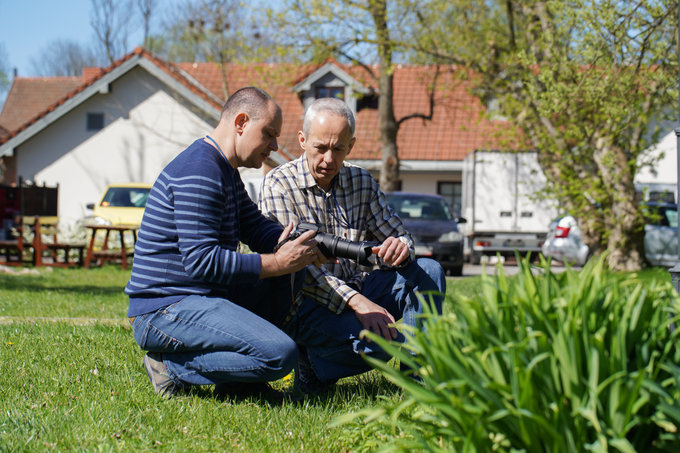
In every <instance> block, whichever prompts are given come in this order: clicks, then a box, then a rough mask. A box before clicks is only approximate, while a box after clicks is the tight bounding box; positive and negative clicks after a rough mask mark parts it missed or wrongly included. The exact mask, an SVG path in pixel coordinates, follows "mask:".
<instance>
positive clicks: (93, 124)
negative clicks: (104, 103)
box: [85, 112, 104, 131]
mask: <svg viewBox="0 0 680 453" xmlns="http://www.w3.org/2000/svg"><path fill="white" fill-rule="evenodd" d="M85 129H86V130H88V131H100V130H102V129H104V114H103V113H100V112H88V114H87V117H86V120H85Z"/></svg>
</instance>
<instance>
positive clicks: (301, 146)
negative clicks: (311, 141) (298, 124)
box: [298, 131, 307, 151]
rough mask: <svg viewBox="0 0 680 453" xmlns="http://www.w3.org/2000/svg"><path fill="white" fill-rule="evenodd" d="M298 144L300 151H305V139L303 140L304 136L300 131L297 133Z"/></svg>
mask: <svg viewBox="0 0 680 453" xmlns="http://www.w3.org/2000/svg"><path fill="white" fill-rule="evenodd" d="M298 143H299V144H300V148H302V151H305V143H307V139H306V138H305V134H304V133H303V132H302V131H298Z"/></svg>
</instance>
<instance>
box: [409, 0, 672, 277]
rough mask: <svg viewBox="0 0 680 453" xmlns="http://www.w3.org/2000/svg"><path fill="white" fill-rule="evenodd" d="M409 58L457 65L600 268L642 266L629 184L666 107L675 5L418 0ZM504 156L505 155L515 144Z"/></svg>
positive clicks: (657, 0)
mask: <svg viewBox="0 0 680 453" xmlns="http://www.w3.org/2000/svg"><path fill="white" fill-rule="evenodd" d="M413 6H414V8H415V9H416V15H417V16H418V24H417V26H416V27H415V28H414V29H413V30H414V31H415V33H414V34H413V41H412V43H411V44H409V49H410V51H411V52H412V53H413V54H417V55H419V56H420V57H421V58H423V59H424V61H429V62H446V63H454V64H459V65H463V66H465V67H468V68H470V69H471V70H472V71H471V72H472V73H473V74H475V76H473V77H476V78H475V82H476V84H475V85H476V90H477V93H478V94H479V96H480V97H481V98H482V99H484V100H485V101H487V105H489V106H494V107H495V108H493V109H490V111H489V112H490V113H492V114H495V115H502V116H504V117H506V118H507V119H509V120H510V121H511V122H512V123H514V124H515V125H516V126H518V128H519V130H520V134H519V135H518V136H509V137H508V139H509V141H513V142H514V143H518V140H519V141H520V143H523V145H521V146H524V147H526V148H532V149H537V150H539V151H540V152H539V156H540V157H539V160H540V164H541V166H542V168H543V170H544V172H545V174H546V175H547V177H548V183H549V185H548V189H547V191H548V192H549V195H551V196H552V197H554V198H555V199H557V200H558V201H559V203H560V205H561V206H563V207H564V209H565V210H566V211H568V212H570V213H572V214H573V215H575V216H576V217H577V218H578V219H579V221H580V224H581V226H582V229H583V232H584V239H585V241H586V243H587V244H588V245H589V246H590V247H591V250H594V251H595V252H596V253H599V252H601V251H603V250H605V249H607V250H609V252H610V259H609V261H610V265H612V266H613V267H614V268H616V269H622V270H636V269H639V268H640V267H641V266H643V265H644V264H645V258H644V247H643V237H644V219H643V215H642V212H641V207H640V203H639V201H640V200H639V197H638V196H637V195H636V190H635V186H634V178H635V175H636V172H637V171H638V170H639V168H640V166H641V164H640V162H642V161H643V160H644V159H643V158H644V156H643V151H644V150H645V149H647V148H648V147H649V146H650V145H651V144H653V143H655V142H656V141H657V139H658V138H659V133H660V128H659V126H658V125H659V124H661V122H662V121H663V120H667V119H669V118H670V117H671V115H672V110H673V108H674V107H675V106H676V105H677V102H676V101H675V100H676V99H677V95H678V92H677V89H676V85H675V84H676V82H677V79H676V74H677V73H678V60H677V28H678V22H677V17H678V10H677V7H678V3H677V1H675V0H636V1H630V2H622V1H620V0H559V1H555V0H545V1H544V0H522V1H519V0H427V1H419V2H413ZM515 147H516V145H515Z"/></svg>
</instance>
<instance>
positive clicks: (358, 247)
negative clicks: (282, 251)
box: [275, 222, 377, 266]
mask: <svg viewBox="0 0 680 453" xmlns="http://www.w3.org/2000/svg"><path fill="white" fill-rule="evenodd" d="M307 231H314V233H315V235H314V239H316V242H317V247H319V250H321V253H323V254H324V256H326V258H348V259H351V260H354V261H356V262H357V263H359V264H361V265H362V266H373V264H374V263H372V262H371V260H370V259H369V258H370V256H371V255H372V254H373V250H372V249H373V247H375V246H376V245H377V244H376V243H374V242H367V241H360V242H355V241H348V240H347V239H343V238H341V237H338V236H335V235H333V234H328V233H322V232H319V227H318V226H317V225H314V224H313V223H307V222H301V223H300V224H299V225H298V226H297V228H296V229H295V231H293V232H292V233H291V234H290V236H288V238H287V239H286V240H284V241H282V242H281V243H280V244H279V245H278V246H277V247H276V249H275V250H277V249H278V248H279V247H280V246H281V245H283V243H284V242H287V241H289V240H292V239H296V238H298V237H300V235H301V234H302V233H305V232H307Z"/></svg>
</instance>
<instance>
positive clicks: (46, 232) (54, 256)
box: [24, 217, 87, 267]
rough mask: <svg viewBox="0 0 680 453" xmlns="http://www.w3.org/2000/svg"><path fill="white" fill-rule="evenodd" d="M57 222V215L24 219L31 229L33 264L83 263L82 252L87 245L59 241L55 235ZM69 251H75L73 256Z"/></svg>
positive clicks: (71, 264) (69, 264)
mask: <svg viewBox="0 0 680 453" xmlns="http://www.w3.org/2000/svg"><path fill="white" fill-rule="evenodd" d="M58 223H59V218H58V217H33V218H28V217H27V218H26V219H25V220H24V224H25V225H30V226H31V229H32V231H33V244H32V245H33V264H34V265H35V266H36V267H40V266H55V267H72V266H80V265H82V264H83V254H84V250H85V248H86V247H87V246H86V245H85V244H84V243H82V244H81V243H75V242H65V241H60V240H59V239H58V235H57V224H58ZM71 251H75V252H76V253H75V254H73V255H75V256H74V257H72V254H71ZM60 252H61V253H60ZM46 255H47V258H48V259H47V260H46V259H45V258H46Z"/></svg>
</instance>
